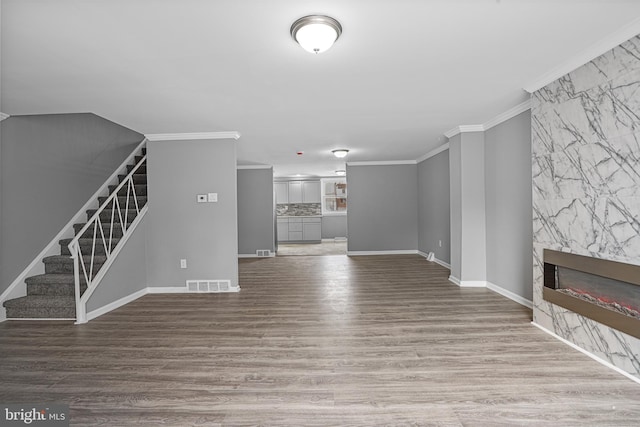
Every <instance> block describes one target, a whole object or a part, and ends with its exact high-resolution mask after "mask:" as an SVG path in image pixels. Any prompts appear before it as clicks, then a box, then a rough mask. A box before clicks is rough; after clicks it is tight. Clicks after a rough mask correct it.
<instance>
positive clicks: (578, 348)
mask: <svg viewBox="0 0 640 427" xmlns="http://www.w3.org/2000/svg"><path fill="white" fill-rule="evenodd" d="M531 324H532V325H533V326H535V327H536V328H538V329H540V330H541V331H543V332H546V333H547V334H549V335H551V336H552V337H554V338H555V339H557V340H559V341H562V342H563V343H565V344H567V345H568V346H569V347H572V348H574V349H576V350H578V351H579V352H580V353H582V354H585V355H587V356H589V357H590V358H592V359H593V360H595V361H596V362H598V363H600V364H602V365H604V366H606V367H607V368H609V369H613V370H614V371H616V372H617V373H619V374H622V375H624V376H625V377H627V378H629V379H630V380H632V381H635V382H637V383H638V384H640V378H638V377H636V376H635V375H632V374H630V373H628V372H626V371H624V370H622V369H620V368H618V367H617V366H615V365H612V364H611V362H609V361H607V360H604V359H602V358H600V357H598V356H596V355H595V354H593V353H590V352H588V351H587V350H585V349H584V348H582V347H578V346H577V345H575V344H574V343H572V342H571V341H568V340H566V339H564V338H562V337H561V336H560V335H557V334H556V333H554V332H552V331H550V330H548V329H547V328H545V327H544V326H541V325H538V324H537V323H536V322H531Z"/></svg>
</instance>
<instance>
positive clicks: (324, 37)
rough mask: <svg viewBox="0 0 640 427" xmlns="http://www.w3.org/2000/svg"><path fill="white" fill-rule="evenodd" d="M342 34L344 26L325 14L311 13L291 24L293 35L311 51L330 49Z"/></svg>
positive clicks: (304, 47)
mask: <svg viewBox="0 0 640 427" xmlns="http://www.w3.org/2000/svg"><path fill="white" fill-rule="evenodd" d="M340 34H342V26H341V25H340V23H339V22H338V21H336V20H335V19H333V18H331V17H329V16H324V15H309V16H304V17H302V18H300V19H298V20H297V21H296V22H294V23H293V25H292V26H291V37H293V39H294V40H295V41H296V42H297V43H298V44H299V45H300V46H302V48H303V49H304V50H306V51H308V52H311V53H322V52H324V51H325V50H327V49H329V48H330V47H331V46H332V45H333V43H335V41H336V40H338V37H340Z"/></svg>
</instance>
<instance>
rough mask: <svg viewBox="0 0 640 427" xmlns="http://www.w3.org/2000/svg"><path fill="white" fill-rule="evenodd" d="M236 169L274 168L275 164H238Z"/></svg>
mask: <svg viewBox="0 0 640 427" xmlns="http://www.w3.org/2000/svg"><path fill="white" fill-rule="evenodd" d="M236 169H238V170H243V169H273V166H271V165H237V166H236Z"/></svg>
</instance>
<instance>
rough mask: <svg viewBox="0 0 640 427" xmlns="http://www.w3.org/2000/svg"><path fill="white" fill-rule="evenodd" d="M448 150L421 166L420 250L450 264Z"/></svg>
mask: <svg viewBox="0 0 640 427" xmlns="http://www.w3.org/2000/svg"><path fill="white" fill-rule="evenodd" d="M449 191H450V188H449V150H445V151H443V152H441V153H439V154H436V155H435V156H433V157H431V158H429V159H427V160H425V161H423V162H420V163H419V164H418V250H420V251H421V252H424V253H429V252H433V253H434V254H435V256H436V258H437V259H439V260H440V261H444V262H446V263H449V262H450V261H451V248H450V239H451V227H450V220H451V218H450V206H449V203H450V201H449Z"/></svg>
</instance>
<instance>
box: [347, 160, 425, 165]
mask: <svg viewBox="0 0 640 427" xmlns="http://www.w3.org/2000/svg"><path fill="white" fill-rule="evenodd" d="M415 164H416V161H415V160H381V161H371V162H347V166H387V165H415Z"/></svg>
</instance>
